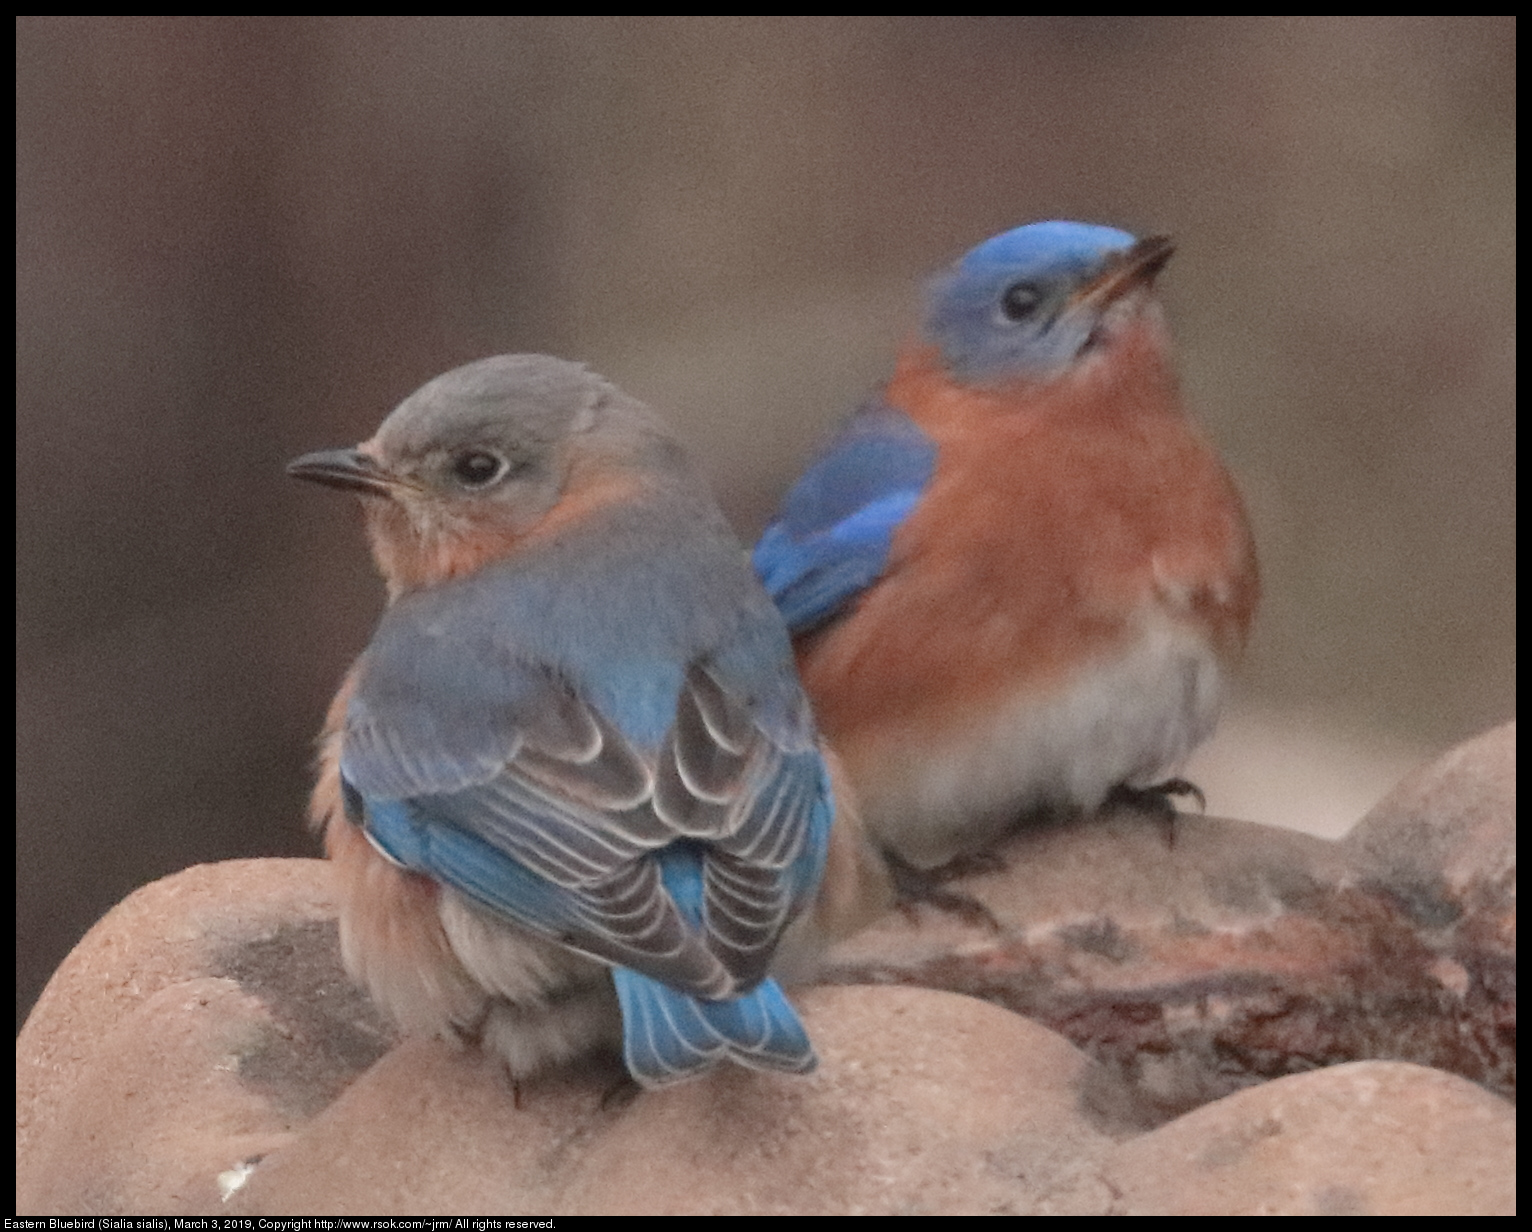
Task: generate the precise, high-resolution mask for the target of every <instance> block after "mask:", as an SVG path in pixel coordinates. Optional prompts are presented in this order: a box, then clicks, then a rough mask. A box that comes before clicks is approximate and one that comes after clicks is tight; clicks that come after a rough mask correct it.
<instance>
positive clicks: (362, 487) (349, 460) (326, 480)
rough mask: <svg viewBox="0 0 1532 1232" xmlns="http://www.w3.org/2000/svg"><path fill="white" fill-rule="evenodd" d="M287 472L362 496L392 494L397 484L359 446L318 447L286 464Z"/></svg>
mask: <svg viewBox="0 0 1532 1232" xmlns="http://www.w3.org/2000/svg"><path fill="white" fill-rule="evenodd" d="M287 473H288V474H289V475H292V476H294V477H295V478H298V479H312V480H313V481H314V482H315V483H322V484H325V485H326V486H327V487H331V488H341V489H343V490H344V491H347V492H356V493H359V494H360V495H362V496H393V495H395V493H396V492H397V491H398V488H399V486H400V483H399V480H398V478H397V477H396V476H394V475H393V474H392V473H391V472H390V471H389V470H387V469H386V468H385V467H384V466H382V465H381V464H380V463H378V462H377V461H376V460H375V459H373V458H372V457H371V456H369V455H368V454H365V453H363V452H362V451H361V450H360V449H321V450H319V451H318V452H317V453H306V454H304V455H303V456H302V457H301V458H294V459H293V460H292V461H291V462H289V463H288V464H287Z"/></svg>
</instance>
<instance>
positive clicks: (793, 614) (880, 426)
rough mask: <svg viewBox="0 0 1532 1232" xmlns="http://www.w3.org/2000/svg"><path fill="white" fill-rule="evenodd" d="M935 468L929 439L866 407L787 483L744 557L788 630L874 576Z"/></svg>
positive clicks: (809, 624)
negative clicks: (779, 501)
mask: <svg viewBox="0 0 1532 1232" xmlns="http://www.w3.org/2000/svg"><path fill="white" fill-rule="evenodd" d="M935 469H936V444H935V442H934V441H932V440H931V438H930V437H928V436H927V435H926V434H925V433H924V432H923V431H922V430H921V429H920V427H919V426H918V425H917V424H916V423H915V422H914V421H913V420H911V419H910V418H909V416H907V415H906V414H904V413H903V412H902V411H898V410H895V409H893V408H892V407H889V406H886V405H884V404H883V403H881V402H874V403H869V404H868V405H866V406H864V407H863V408H862V409H861V410H859V411H858V412H857V413H856V414H855V415H853V416H852V417H851V419H850V421H849V422H848V423H847V424H846V426H845V427H844V428H843V429H842V430H841V433H840V435H839V436H837V437H836V439H835V440H834V441H833V442H832V443H831V445H830V447H829V448H828V449H827V450H826V451H825V452H824V453H823V454H822V455H820V457H819V458H818V459H817V460H816V461H815V462H814V463H813V464H812V465H811V466H810V467H809V469H808V470H807V471H806V472H804V474H803V476H802V478H800V479H799V480H798V482H797V483H795V484H794V485H793V486H792V488H791V490H789V492H788V493H787V496H786V497H785V498H784V499H783V502H782V510H781V513H780V514H779V515H778V517H777V518H776V519H775V520H774V521H772V523H771V524H770V525H769V526H767V528H766V530H765V532H764V533H763V534H762V535H761V538H760V541H759V542H758V543H757V544H756V545H755V551H754V553H753V555H752V561H753V563H754V565H755V571H756V573H757V575H758V576H759V577H760V579H761V581H762V582H763V583H764V584H765V587H766V590H767V593H768V594H770V595H771V597H772V600H773V601H774V602H775V603H776V605H777V608H778V610H779V611H781V613H782V615H783V617H784V618H785V619H786V621H787V625H788V628H789V629H790V630H791V631H792V632H793V633H794V634H799V633H807V632H809V631H810V630H812V629H814V628H817V627H818V626H819V625H822V624H824V623H825V622H826V621H829V620H831V619H833V618H834V617H835V616H837V615H839V614H840V612H841V611H842V610H843V609H844V608H845V606H846V605H847V604H848V603H849V602H850V601H851V600H852V599H854V598H855V597H856V596H857V595H859V594H860V593H861V592H862V591H863V590H865V589H866V588H867V587H868V586H870V585H871V584H872V583H873V582H875V581H876V580H877V579H878V577H879V576H880V575H881V574H882V572H883V570H884V568H885V567H886V566H887V564H888V555H889V552H890V550H891V549H892V546H893V538H894V532H895V531H897V530H898V528H899V527H900V525H902V524H903V522H904V520H905V519H906V518H907V517H909V515H910V513H911V511H912V510H914V508H915V507H916V505H918V504H919V503H920V498H921V496H922V494H923V493H924V491H925V488H926V485H927V484H928V483H929V482H930V479H931V475H932V473H933V472H934V471H935Z"/></svg>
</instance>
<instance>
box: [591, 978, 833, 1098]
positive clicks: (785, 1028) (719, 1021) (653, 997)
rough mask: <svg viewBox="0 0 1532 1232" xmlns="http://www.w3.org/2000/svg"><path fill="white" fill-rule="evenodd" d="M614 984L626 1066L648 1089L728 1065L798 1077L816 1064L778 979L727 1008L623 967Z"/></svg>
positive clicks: (769, 981) (762, 984) (800, 1024)
mask: <svg viewBox="0 0 1532 1232" xmlns="http://www.w3.org/2000/svg"><path fill="white" fill-rule="evenodd" d="M612 980H613V982H614V983H615V984H616V985H617V999H618V1001H619V1002H620V1003H621V1005H622V1036H623V1040H622V1050H623V1059H624V1060H625V1061H626V1062H627V1066H628V1072H629V1073H630V1074H632V1075H633V1077H634V1078H636V1079H637V1080H638V1081H639V1082H641V1083H643V1084H644V1085H645V1086H650V1087H658V1086H666V1085H668V1084H670V1083H672V1082H679V1081H680V1080H681V1079H683V1078H690V1077H692V1076H693V1075H695V1074H698V1073H700V1072H702V1071H703V1070H705V1069H709V1068H711V1067H712V1066H714V1065H716V1064H717V1063H718V1062H720V1061H723V1060H731V1061H735V1062H737V1063H738V1064H740V1065H748V1066H750V1067H751V1068H753V1069H774V1070H783V1071H786V1072H788V1073H795V1074H803V1073H807V1072H808V1071H809V1070H812V1069H813V1068H814V1067H815V1066H816V1065H817V1064H818V1059H817V1058H816V1057H815V1055H814V1048H813V1045H812V1044H810V1043H809V1037H808V1033H807V1032H806V1031H804V1029H803V1024H802V1023H801V1022H799V1021H798V1015H797V1013H796V1012H795V1011H794V1010H793V1007H792V1006H791V1005H790V1004H789V1003H788V1000H787V998H786V996H784V995H783V993H782V989H781V987H780V986H779V985H778V984H777V982H776V981H775V980H765V981H763V982H762V983H760V984H759V985H757V986H756V987H755V988H754V989H752V990H751V991H750V992H748V993H746V994H745V995H744V996H741V997H734V998H731V999H730V1000H727V1001H701V1000H698V999H697V998H695V997H689V996H687V995H686V994H685V993H681V992H677V991H676V990H674V989H672V988H667V987H666V986H665V985H664V984H660V983H657V982H656V981H654V980H651V979H649V978H648V977H647V976H642V975H639V974H638V973H637V972H635V971H629V970H628V969H627V968H625V967H616V968H614V969H613V971H612Z"/></svg>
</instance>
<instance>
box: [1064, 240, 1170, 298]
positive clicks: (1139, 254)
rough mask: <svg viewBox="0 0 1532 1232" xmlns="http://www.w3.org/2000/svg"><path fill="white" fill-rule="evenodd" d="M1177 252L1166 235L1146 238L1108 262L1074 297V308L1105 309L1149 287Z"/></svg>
mask: <svg viewBox="0 0 1532 1232" xmlns="http://www.w3.org/2000/svg"><path fill="white" fill-rule="evenodd" d="M1175 250H1176V246H1175V244H1173V243H1172V242H1171V239H1170V236H1168V235H1146V236H1145V237H1144V238H1143V239H1141V240H1139V241H1138V242H1137V243H1136V244H1134V245H1133V247H1131V248H1128V249H1126V250H1124V251H1123V252H1120V253H1118V254H1116V255H1115V256H1113V257H1111V258H1109V259H1108V260H1107V262H1106V264H1105V265H1104V266H1103V267H1102V270H1101V272H1100V273H1099V274H1097V275H1096V276H1095V277H1094V278H1092V279H1091V280H1090V281H1089V282H1087V283H1086V284H1085V285H1084V286H1083V287H1081V288H1080V289H1079V290H1078V291H1077V292H1075V295H1074V305H1072V306H1085V305H1089V306H1090V307H1093V308H1096V309H1098V310H1099V309H1102V308H1105V307H1106V306H1107V305H1108V304H1110V303H1112V302H1114V301H1115V300H1119V299H1121V298H1122V297H1123V296H1124V295H1126V294H1127V293H1128V292H1129V291H1131V290H1133V288H1134V287H1142V286H1148V285H1149V284H1150V283H1152V282H1153V281H1154V279H1155V276H1156V275H1157V274H1158V273H1159V272H1160V271H1161V270H1162V269H1164V268H1165V263H1166V262H1167V261H1169V260H1170V258H1171V254H1173V253H1174V252H1175Z"/></svg>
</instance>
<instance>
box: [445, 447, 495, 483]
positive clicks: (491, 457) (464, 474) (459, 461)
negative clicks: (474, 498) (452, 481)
mask: <svg viewBox="0 0 1532 1232" xmlns="http://www.w3.org/2000/svg"><path fill="white" fill-rule="evenodd" d="M505 472H506V463H505V459H504V458H502V457H501V456H500V455H499V454H493V453H490V452H489V451H488V450H484V449H470V450H468V451H467V452H466V453H460V454H458V455H457V457H455V458H453V459H452V474H453V476H454V477H455V478H456V479H457V481H458V482H459V483H460V484H462V485H463V486H464V487H465V488H482V487H485V486H487V485H488V484H491V483H494V482H495V480H497V479H499V478H500V476H501V475H503V474H505Z"/></svg>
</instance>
